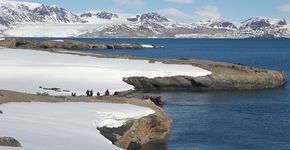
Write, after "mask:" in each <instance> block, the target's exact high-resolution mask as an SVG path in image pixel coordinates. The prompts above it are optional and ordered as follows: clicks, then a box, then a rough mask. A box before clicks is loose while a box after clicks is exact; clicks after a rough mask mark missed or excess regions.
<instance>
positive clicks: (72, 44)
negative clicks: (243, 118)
mask: <svg viewBox="0 0 290 150" xmlns="http://www.w3.org/2000/svg"><path fill="white" fill-rule="evenodd" d="M0 46H3V47H8V48H24V49H34V50H45V51H50V52H54V53H62V54H72V55H80V56H92V57H97V58H123V59H133V60H148V61H149V62H150V63H154V62H162V63H165V64H190V65H193V66H196V67H200V68H202V69H205V70H208V71H211V72H212V74H211V75H208V76H203V77H190V76H174V77H158V78H146V77H129V78H126V79H124V80H123V81H124V82H126V83H128V84H130V85H133V86H134V87H135V89H136V90H261V89H271V88H277V87H281V86H283V85H285V84H286V83H287V74H286V73H284V72H280V71H274V70H268V69H259V68H252V67H249V66H245V65H242V64H231V63H224V62H213V61H205V60H193V59H188V58H180V59H157V58H156V59H155V58H150V59H149V58H141V57H132V56H117V55H110V54H93V53H82V52H80V51H71V50H81V49H110V48H111V47H112V46H113V47H114V48H120V49H123V48H125V49H130V48H134V49H136V48H139V49H141V48H142V44H111V45H107V44H94V43H83V42H78V41H38V40H17V39H6V40H2V41H0Z"/></svg>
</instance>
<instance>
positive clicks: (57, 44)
mask: <svg viewBox="0 0 290 150" xmlns="http://www.w3.org/2000/svg"><path fill="white" fill-rule="evenodd" d="M0 46H3V47H8V48H22V49H42V50H64V49H65V50H93V49H94V50H97V49H143V48H144V47H143V46H142V45H141V44H126V43H117V44H101V43H84V42H79V41H44V40H21V39H5V40H2V41H0ZM156 48H157V47H156Z"/></svg>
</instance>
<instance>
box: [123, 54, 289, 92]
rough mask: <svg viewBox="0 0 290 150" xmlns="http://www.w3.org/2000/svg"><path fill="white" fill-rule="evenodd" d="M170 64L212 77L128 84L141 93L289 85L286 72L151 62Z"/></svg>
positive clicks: (181, 61)
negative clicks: (199, 71) (191, 68)
mask: <svg viewBox="0 0 290 150" xmlns="http://www.w3.org/2000/svg"><path fill="white" fill-rule="evenodd" d="M154 61H161V62H163V63H167V64H191V65H193V66H197V67H200V68H203V69H206V70H208V71H211V72H212V74H211V75H208V76H202V77H189V76H175V77H163V78H153V79H149V78H145V77H129V78H126V79H124V82H126V83H128V84H131V85H133V86H134V87H135V89H137V90H260V89H271V88H277V87H281V86H283V85H285V84H286V83H287V74H286V73H284V72H279V71H273V70H266V69H257V68H252V67H248V66H244V65H239V64H230V63H221V62H211V61H201V60H191V59H177V60H151V62H154Z"/></svg>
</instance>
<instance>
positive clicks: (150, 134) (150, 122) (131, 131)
mask: <svg viewBox="0 0 290 150" xmlns="http://www.w3.org/2000/svg"><path fill="white" fill-rule="evenodd" d="M11 102H50V103H58V102H96V103H117V104H132V105H136V106H142V107H148V108H151V109H153V110H154V111H155V113H154V114H152V115H149V116H145V117H143V118H140V119H135V120H129V121H128V122H126V123H125V124H124V125H123V126H121V127H118V128H108V127H102V128H99V129H98V130H99V131H100V132H101V134H102V135H103V136H104V137H106V138H107V139H109V140H110V141H111V142H112V143H113V144H115V145H116V146H118V147H121V148H124V149H135V148H140V147H141V146H142V145H144V144H147V143H150V142H154V141H159V140H165V139H166V138H167V136H168V134H169V131H170V126H171V120H170V119H169V118H168V117H167V116H166V114H165V113H164V112H163V110H162V109H161V108H159V107H158V106H156V105H155V104H153V103H152V102H151V101H142V100H140V99H135V98H127V97H117V96H105V97H84V96H80V97H71V96H40V95H33V94H25V93H19V92H12V91H5V90H0V105H1V104H4V103H11ZM3 113H5V112H3ZM5 139H7V138H5ZM5 139H4V138H3V140H2V139H1V138H0V141H1V140H2V141H3V142H0V146H13V145H11V144H9V143H11V142H9V141H12V140H5ZM9 139H10V138H9ZM11 139H12V138H11ZM13 141H14V140H13ZM19 142H21V141H19ZM14 143H15V142H14ZM22 146H25V145H22Z"/></svg>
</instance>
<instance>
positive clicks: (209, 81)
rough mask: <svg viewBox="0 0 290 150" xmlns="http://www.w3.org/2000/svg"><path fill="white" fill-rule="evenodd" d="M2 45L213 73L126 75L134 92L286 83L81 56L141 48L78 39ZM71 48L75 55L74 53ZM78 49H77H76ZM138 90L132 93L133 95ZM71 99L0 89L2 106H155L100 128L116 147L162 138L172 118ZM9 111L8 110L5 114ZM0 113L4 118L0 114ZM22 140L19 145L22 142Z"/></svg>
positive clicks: (250, 74)
mask: <svg viewBox="0 0 290 150" xmlns="http://www.w3.org/2000/svg"><path fill="white" fill-rule="evenodd" d="M0 46H2V47H7V48H17V49H34V50H38V51H49V52H53V53H60V54H71V55H78V56H91V57H96V58H118V59H129V60H146V61H148V62H149V63H156V62H159V63H160V62H161V63H163V64H175V65H176V64H186V65H192V66H196V67H199V68H202V69H205V70H208V71H210V72H211V74H209V75H206V76H199V77H192V76H170V77H156V78H148V77H142V76H134V77H126V78H124V79H123V81H124V82H126V83H128V84H130V85H133V86H134V87H135V90H136V91H143V90H148V91H154V90H163V91H164V90H191V91H196V90H262V89H271V88H277V87H281V86H283V85H285V84H286V83H287V74H286V73H284V72H280V71H274V70H268V69H258V68H252V67H249V66H245V65H242V64H231V63H224V62H213V61H205V60H193V59H188V58H180V59H158V58H150V59H149V58H141V57H132V56H116V55H109V54H108V55H107V54H92V53H82V52H81V50H82V49H130V48H133V49H142V44H136V45H135V44H133V45H132V44H110V45H107V44H95V43H83V42H78V41H36V40H18V39H5V40H2V41H0ZM72 50H73V51H72ZM74 50H78V51H74ZM133 92H134V91H133ZM126 95H127V94H124V95H122V97H115V96H109V97H89V98H88V97H84V96H79V97H70V96H41V95H33V94H24V93H18V92H11V91H4V90H0V105H1V104H3V103H9V102H34V101H37V102H39V101H40V102H53V103H56V102H105V103H128V104H133V105H137V106H143V107H148V108H151V109H153V110H154V111H155V113H154V114H152V115H149V116H146V117H142V118H141V119H136V120H130V121H128V122H126V123H125V124H124V125H123V126H121V127H118V128H107V127H101V128H98V130H99V131H100V132H101V134H102V135H103V136H104V137H106V138H107V139H109V140H110V141H111V142H112V143H113V144H115V145H117V146H119V147H121V148H124V149H136V148H138V147H141V146H142V145H144V144H146V143H149V142H153V141H156V140H157V141H158V140H164V139H165V138H166V136H167V135H168V133H169V131H170V125H171V120H170V119H169V118H168V117H167V116H166V114H165V113H164V112H163V110H162V109H161V108H159V107H157V106H155V105H154V104H153V103H152V102H150V101H141V100H139V99H134V98H128V97H125V96H126ZM3 113H5V112H3ZM0 115H1V114H0ZM20 142H21V141H20Z"/></svg>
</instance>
